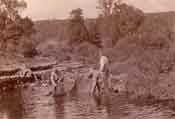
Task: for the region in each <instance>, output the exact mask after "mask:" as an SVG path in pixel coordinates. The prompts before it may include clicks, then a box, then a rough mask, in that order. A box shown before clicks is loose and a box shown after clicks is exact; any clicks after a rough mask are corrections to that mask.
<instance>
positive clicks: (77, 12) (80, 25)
mask: <svg viewBox="0 0 175 119" xmlns="http://www.w3.org/2000/svg"><path fill="white" fill-rule="evenodd" d="M68 36H69V44H71V45H72V44H76V43H81V42H82V41H87V40H88V39H89V35H88V31H87V28H86V26H85V23H84V18H83V12H82V9H80V8H77V9H74V10H72V11H71V12H70V19H69V23H68Z"/></svg>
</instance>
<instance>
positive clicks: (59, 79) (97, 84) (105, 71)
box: [20, 52, 110, 95]
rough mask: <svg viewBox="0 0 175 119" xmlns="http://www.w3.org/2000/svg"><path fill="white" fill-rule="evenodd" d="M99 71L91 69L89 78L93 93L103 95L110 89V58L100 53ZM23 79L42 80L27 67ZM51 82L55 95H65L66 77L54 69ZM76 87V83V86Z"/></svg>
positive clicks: (24, 68) (22, 73)
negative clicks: (105, 90)
mask: <svg viewBox="0 0 175 119" xmlns="http://www.w3.org/2000/svg"><path fill="white" fill-rule="evenodd" d="M99 65H100V66H99V69H98V70H96V69H93V68H90V69H89V72H88V76H87V77H88V78H90V79H92V85H91V93H95V92H98V94H101V93H103V91H104V89H106V88H107V89H109V87H110V81H109V58H108V57H107V56H105V55H103V54H102V53H101V52H100V61H99ZM20 76H21V77H32V78H33V79H34V80H35V81H38V80H40V79H39V77H38V76H37V75H36V74H34V73H33V72H32V71H31V70H30V69H28V68H26V67H25V66H23V67H21V73H20ZM50 82H51V85H52V86H53V87H54V88H53V91H52V92H54V93H55V94H58V93H57V91H58V89H59V94H61V95H62V94H64V75H63V74H62V72H61V71H59V70H58V69H57V68H53V70H52V71H51V74H50ZM74 85H76V82H75V84H74Z"/></svg>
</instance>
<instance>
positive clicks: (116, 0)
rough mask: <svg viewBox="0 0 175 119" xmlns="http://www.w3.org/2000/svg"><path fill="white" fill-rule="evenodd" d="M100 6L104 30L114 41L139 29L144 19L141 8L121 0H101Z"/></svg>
mask: <svg viewBox="0 0 175 119" xmlns="http://www.w3.org/2000/svg"><path fill="white" fill-rule="evenodd" d="M99 6H100V7H99V9H101V11H102V16H103V26H102V29H104V31H103V32H104V33H105V35H108V36H109V37H111V39H112V40H113V42H114V43H115V42H116V41H117V40H119V39H120V38H122V37H125V36H126V35H131V34H133V33H134V32H135V31H137V28H139V26H140V25H141V23H142V22H143V20H144V14H143V12H142V11H141V10H139V9H137V8H134V7H132V6H129V5H127V4H126V3H123V2H122V1H121V0H99ZM109 26H110V27H109Z"/></svg>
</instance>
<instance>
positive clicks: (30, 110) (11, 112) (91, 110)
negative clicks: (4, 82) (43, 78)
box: [0, 86, 175, 119]
mask: <svg viewBox="0 0 175 119" xmlns="http://www.w3.org/2000/svg"><path fill="white" fill-rule="evenodd" d="M48 91H49V88H48V87H44V86H39V87H38V86H32V87H28V88H19V89H15V90H13V91H11V92H8V93H4V94H1V96H0V97H1V99H0V119H175V113H174V112H173V111H171V110H169V109H165V108H163V107H158V106H150V105H149V106H148V105H142V106H139V105H135V104H132V103H129V101H127V100H126V98H125V97H123V96H119V95H110V96H103V97H94V96H90V95H89V94H78V93H76V92H74V93H72V94H68V95H66V96H62V97H54V96H51V95H50V96H49V95H47V93H48Z"/></svg>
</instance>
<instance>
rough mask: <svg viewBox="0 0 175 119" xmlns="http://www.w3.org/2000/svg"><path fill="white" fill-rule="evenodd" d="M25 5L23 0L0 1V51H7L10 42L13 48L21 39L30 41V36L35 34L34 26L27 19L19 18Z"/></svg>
mask: <svg viewBox="0 0 175 119" xmlns="http://www.w3.org/2000/svg"><path fill="white" fill-rule="evenodd" d="M26 7H27V4H26V2H25V1H24V0H20V1H19V0H1V1H0V36H1V50H3V51H4V52H6V51H7V46H8V44H9V43H10V42H11V43H12V44H14V47H17V46H18V45H19V43H21V38H24V37H25V39H27V40H29V41H30V42H32V41H31V39H30V38H31V35H32V34H33V33H35V29H34V24H33V22H32V20H31V19H29V18H28V17H25V18H23V17H21V16H20V11H22V10H23V9H25V8H26Z"/></svg>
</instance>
